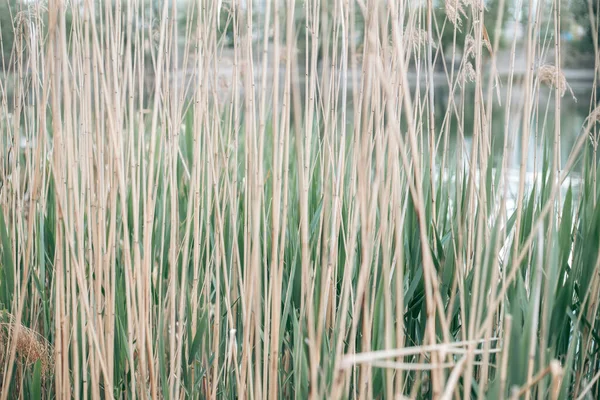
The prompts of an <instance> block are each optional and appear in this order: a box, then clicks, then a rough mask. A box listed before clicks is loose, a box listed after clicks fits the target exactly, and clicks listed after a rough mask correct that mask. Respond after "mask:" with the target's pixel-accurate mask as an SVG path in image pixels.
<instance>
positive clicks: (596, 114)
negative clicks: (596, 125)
mask: <svg viewBox="0 0 600 400" xmlns="http://www.w3.org/2000/svg"><path fill="white" fill-rule="evenodd" d="M588 118H589V119H590V120H591V121H596V122H600V106H598V107H596V108H595V109H594V110H593V111H592V112H591V113H590V116H589V117H588Z"/></svg>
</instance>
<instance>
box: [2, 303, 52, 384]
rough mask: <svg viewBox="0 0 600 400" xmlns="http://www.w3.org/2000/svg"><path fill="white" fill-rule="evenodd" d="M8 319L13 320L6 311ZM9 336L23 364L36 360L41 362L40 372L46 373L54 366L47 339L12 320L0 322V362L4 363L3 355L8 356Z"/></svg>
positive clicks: (29, 363)
mask: <svg viewBox="0 0 600 400" xmlns="http://www.w3.org/2000/svg"><path fill="white" fill-rule="evenodd" d="M4 314H5V315H8V317H9V318H8V319H9V320H13V318H12V316H11V315H10V314H8V313H4ZM9 338H11V339H12V340H14V341H15V346H16V351H17V356H18V357H19V358H20V360H21V361H22V363H23V364H24V365H31V364H34V363H36V362H37V361H40V362H41V366H42V373H43V374H48V373H49V372H51V371H52V369H53V366H54V357H53V355H52V346H51V345H50V343H48V341H47V340H46V339H45V338H44V337H43V336H41V335H40V334H39V333H37V332H35V331H34V330H32V329H30V328H27V327H26V326H23V325H21V324H15V323H14V321H11V322H2V323H0V348H2V350H1V351H0V363H1V365H4V361H5V357H6V356H8V354H7V349H8V348H9Z"/></svg>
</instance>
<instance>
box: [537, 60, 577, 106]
mask: <svg viewBox="0 0 600 400" xmlns="http://www.w3.org/2000/svg"><path fill="white" fill-rule="evenodd" d="M538 79H539V80H540V82H541V83H545V84H546V85H548V86H550V87H554V88H555V89H556V90H558V92H559V93H560V97H563V96H564V95H565V93H566V91H567V89H568V90H569V91H570V92H571V96H573V98H574V99H575V94H574V93H573V90H572V89H571V86H569V83H568V82H567V78H566V77H565V74H564V73H563V72H562V71H559V69H558V68H556V66H554V65H549V64H545V65H542V66H541V67H540V68H539V69H538Z"/></svg>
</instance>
